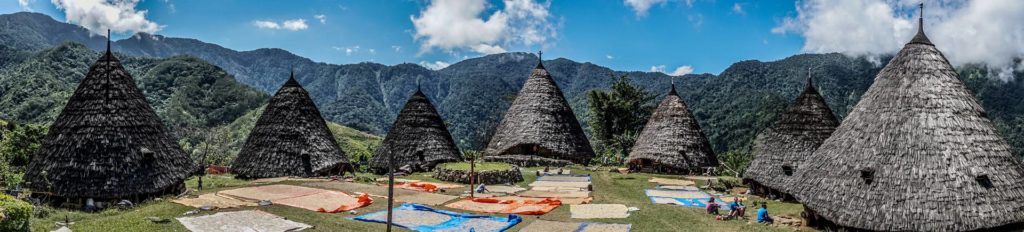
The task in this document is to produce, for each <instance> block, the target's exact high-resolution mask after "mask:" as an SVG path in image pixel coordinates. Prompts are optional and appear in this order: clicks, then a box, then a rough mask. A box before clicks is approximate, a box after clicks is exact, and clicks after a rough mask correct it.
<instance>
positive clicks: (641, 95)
mask: <svg viewBox="0 0 1024 232" xmlns="http://www.w3.org/2000/svg"><path fill="white" fill-rule="evenodd" d="M613 78H616V80H615V82H614V83H612V86H611V89H610V90H591V91H590V92H587V104H588V106H589V107H588V113H589V114H590V115H589V117H588V118H587V124H589V125H590V130H591V133H590V134H591V136H592V137H593V140H594V143H595V144H596V145H597V146H596V147H597V149H598V152H599V153H601V154H602V155H615V156H616V157H614V158H621V157H625V155H627V154H629V151H630V149H632V148H633V143H634V142H635V141H636V136H637V135H638V134H639V133H640V130H642V129H643V126H644V124H645V123H647V117H649V116H650V115H651V111H652V110H653V109H654V105H653V104H652V102H653V100H654V98H655V96H656V95H654V94H651V93H650V92H648V91H646V90H644V88H643V87H640V86H638V85H635V84H633V83H630V81H629V78H628V77H627V76H626V75H622V76H619V77H613Z"/></svg>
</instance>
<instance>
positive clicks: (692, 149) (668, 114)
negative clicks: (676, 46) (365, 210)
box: [627, 84, 718, 173]
mask: <svg viewBox="0 0 1024 232" xmlns="http://www.w3.org/2000/svg"><path fill="white" fill-rule="evenodd" d="M627 160H628V161H627V162H628V163H629V167H630V169H632V170H637V171H642V172H661V173H701V172H702V171H703V169H704V168H710V167H717V166H718V158H717V157H716V156H715V152H714V151H713V150H712V149H711V143H710V142H708V138H707V137H705V136H704V131H702V130H701V129H700V125H699V124H698V123H697V119H696V118H694V117H693V114H692V113H690V110H689V109H688V107H687V106H686V102H683V99H682V98H680V97H679V95H678V94H676V86H675V84H673V85H672V90H671V91H669V92H668V94H667V95H665V99H663V100H661V104H658V108H657V109H655V110H654V113H653V114H651V118H650V119H648V120H647V125H646V126H644V130H643V131H642V132H640V135H639V136H638V137H637V139H636V144H635V145H633V150H632V151H631V152H629V158H628V159H627Z"/></svg>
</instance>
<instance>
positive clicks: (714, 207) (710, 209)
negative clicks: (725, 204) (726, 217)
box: [705, 197, 720, 215]
mask: <svg viewBox="0 0 1024 232" xmlns="http://www.w3.org/2000/svg"><path fill="white" fill-rule="evenodd" d="M707 205H708V206H707V208H705V209H706V210H707V213H708V214H711V215H718V208H719V207H720V206H719V205H718V203H715V198H714V197H712V198H711V199H709V200H708V204H707Z"/></svg>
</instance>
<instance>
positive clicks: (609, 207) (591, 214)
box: [569, 204, 629, 219]
mask: <svg viewBox="0 0 1024 232" xmlns="http://www.w3.org/2000/svg"><path fill="white" fill-rule="evenodd" d="M569 213H570V214H572V218H577V219H591V218H626V217H629V209H628V208H626V205H623V204H587V205H570V206H569Z"/></svg>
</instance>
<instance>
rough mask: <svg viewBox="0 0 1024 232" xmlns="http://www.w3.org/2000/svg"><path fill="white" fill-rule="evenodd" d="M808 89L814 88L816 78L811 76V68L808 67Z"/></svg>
mask: <svg viewBox="0 0 1024 232" xmlns="http://www.w3.org/2000/svg"><path fill="white" fill-rule="evenodd" d="M807 88H814V76H811V67H807Z"/></svg>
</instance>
